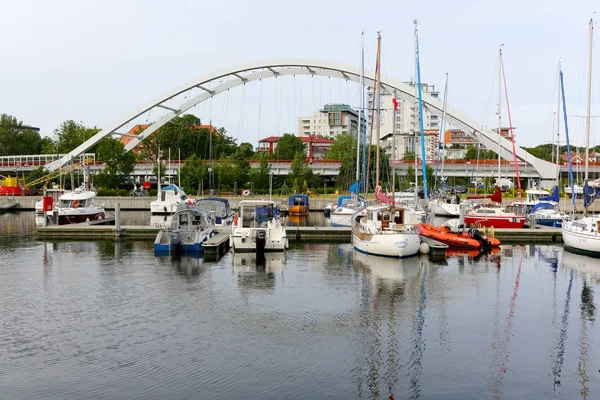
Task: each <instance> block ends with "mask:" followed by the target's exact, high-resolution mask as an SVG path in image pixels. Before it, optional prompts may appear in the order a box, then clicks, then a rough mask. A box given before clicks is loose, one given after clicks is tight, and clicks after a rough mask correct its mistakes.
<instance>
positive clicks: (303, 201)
mask: <svg viewBox="0 0 600 400" xmlns="http://www.w3.org/2000/svg"><path fill="white" fill-rule="evenodd" d="M288 206H289V207H293V206H299V207H308V195H307V194H293V195H291V196H290V198H289V199H288Z"/></svg>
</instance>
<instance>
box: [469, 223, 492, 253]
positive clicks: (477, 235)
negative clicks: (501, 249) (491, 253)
mask: <svg viewBox="0 0 600 400" xmlns="http://www.w3.org/2000/svg"><path fill="white" fill-rule="evenodd" d="M469 237H470V238H471V239H475V240H477V241H478V242H479V244H480V245H481V249H482V250H484V251H488V250H491V248H492V245H491V243H490V241H489V240H487V238H486V237H485V236H483V234H482V233H481V231H480V230H479V229H476V228H471V229H469Z"/></svg>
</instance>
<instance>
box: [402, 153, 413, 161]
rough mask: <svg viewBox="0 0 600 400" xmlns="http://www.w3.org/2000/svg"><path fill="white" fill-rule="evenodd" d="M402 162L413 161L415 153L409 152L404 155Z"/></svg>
mask: <svg viewBox="0 0 600 400" xmlns="http://www.w3.org/2000/svg"><path fill="white" fill-rule="evenodd" d="M402 160H404V161H415V153H413V152H410V151H409V152H406V153H404V157H402Z"/></svg>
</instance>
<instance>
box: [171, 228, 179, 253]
mask: <svg viewBox="0 0 600 400" xmlns="http://www.w3.org/2000/svg"><path fill="white" fill-rule="evenodd" d="M171 248H172V249H173V251H174V252H175V251H179V250H180V248H181V232H173V233H171Z"/></svg>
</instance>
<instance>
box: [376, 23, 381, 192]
mask: <svg viewBox="0 0 600 400" xmlns="http://www.w3.org/2000/svg"><path fill="white" fill-rule="evenodd" d="M380 60H381V32H377V62H376V64H377V66H376V69H377V73H376V76H375V80H376V81H377V82H376V83H377V86H376V87H375V100H376V101H377V131H376V132H375V133H376V136H375V143H376V148H375V187H377V186H379V137H380V133H381V63H380Z"/></svg>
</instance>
